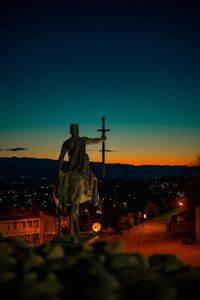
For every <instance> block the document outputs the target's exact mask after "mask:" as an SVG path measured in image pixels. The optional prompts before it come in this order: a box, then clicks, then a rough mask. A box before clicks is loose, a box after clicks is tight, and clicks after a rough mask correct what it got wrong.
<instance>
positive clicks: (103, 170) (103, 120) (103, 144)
mask: <svg viewBox="0 0 200 300" xmlns="http://www.w3.org/2000/svg"><path fill="white" fill-rule="evenodd" d="M101 120H102V129H97V131H101V132H102V135H101V137H102V138H105V137H106V135H105V133H106V131H110V129H106V128H105V126H106V125H105V123H106V118H105V117H104V116H103V117H102V119H101ZM101 152H102V177H104V176H105V153H106V149H105V142H102V150H101Z"/></svg>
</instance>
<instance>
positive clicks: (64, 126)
mask: <svg viewBox="0 0 200 300" xmlns="http://www.w3.org/2000/svg"><path fill="white" fill-rule="evenodd" d="M41 2H42V3H41ZM152 2H154V4H152ZM156 2H158V3H157V4H156ZM160 2H164V3H160ZM183 2H184V3H183ZM0 14H1V15H0V22H1V47H0V60H1V70H0V72H1V88H0V99H1V111H0V150H1V151H0V157H11V156H18V157H41V158H44V157H45V158H52V159H57V158H58V156H59V153H60V149H61V145H62V143H63V141H64V140H66V139H67V138H69V136H70V135H69V124H70V123H78V124H79V126H80V135H81V136H89V137H97V136H99V133H98V132H97V131H96V130H97V128H100V127H101V118H102V116H103V115H105V116H106V121H107V127H108V128H110V129H111V132H109V133H108V134H107V137H108V140H107V149H110V150H114V152H108V153H107V155H106V156H107V158H106V160H107V162H114V163H131V164H134V165H140V164H161V165H165V164H176V165H183V164H189V163H190V162H191V161H193V160H194V159H195V154H197V153H199V152H200V117H199V116H200V6H199V5H198V1H142V0H138V1H109V0H106V1H103V0H99V1H95V0H93V1H86V0H85V1H84V0H82V1H9V0H6V1H1V9H0ZM15 147H16V148H17V147H22V148H26V150H21V151H20V150H19V151H13V148H15ZM100 147H101V146H100V145H95V146H89V147H88V154H89V156H90V160H92V161H100V160H101V153H100V152H99V149H100ZM11 150H12V151H11Z"/></svg>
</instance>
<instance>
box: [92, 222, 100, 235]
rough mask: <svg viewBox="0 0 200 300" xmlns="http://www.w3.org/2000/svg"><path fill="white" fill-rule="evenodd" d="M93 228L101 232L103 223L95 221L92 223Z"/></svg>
mask: <svg viewBox="0 0 200 300" xmlns="http://www.w3.org/2000/svg"><path fill="white" fill-rule="evenodd" d="M92 230H93V231H94V232H96V233H97V232H99V231H100V230H101V224H100V223H99V222H95V223H94V224H93V225H92Z"/></svg>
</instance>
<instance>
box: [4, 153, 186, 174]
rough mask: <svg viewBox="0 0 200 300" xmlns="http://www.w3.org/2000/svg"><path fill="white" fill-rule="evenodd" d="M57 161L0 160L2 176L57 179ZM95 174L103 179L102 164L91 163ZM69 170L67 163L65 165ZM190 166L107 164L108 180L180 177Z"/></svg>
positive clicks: (32, 159) (33, 159)
mask: <svg viewBox="0 0 200 300" xmlns="http://www.w3.org/2000/svg"><path fill="white" fill-rule="evenodd" d="M56 164H57V160H52V159H39V158H17V157H12V158H0V176H9V177H19V176H32V177H37V178H38V177H46V178H55V174H56ZM90 165H91V168H92V170H93V172H94V173H95V174H96V176H97V177H101V163H96V162H91V163H90ZM63 168H64V169H65V168H67V162H64V163H63ZM189 170H190V167H188V166H167V165H166V166H162V165H141V166H134V165H129V164H106V176H105V177H106V178H108V179H110V178H128V177H135V178H137V177H138V178H141V177H155V176H157V177H160V176H178V175H184V174H186V173H188V172H189Z"/></svg>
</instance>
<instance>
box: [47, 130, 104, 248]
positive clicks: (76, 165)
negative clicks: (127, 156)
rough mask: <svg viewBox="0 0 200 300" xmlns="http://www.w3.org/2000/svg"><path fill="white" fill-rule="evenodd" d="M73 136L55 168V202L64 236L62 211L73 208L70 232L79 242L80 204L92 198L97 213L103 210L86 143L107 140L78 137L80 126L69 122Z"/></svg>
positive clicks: (66, 144) (66, 143) (73, 239)
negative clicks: (65, 162) (66, 163)
mask: <svg viewBox="0 0 200 300" xmlns="http://www.w3.org/2000/svg"><path fill="white" fill-rule="evenodd" d="M70 133H71V137H70V138H69V139H68V140H66V141H65V142H64V143H63V145H62V149H61V152H60V156H59V159H58V163H57V170H56V183H55V185H54V187H53V199H54V201H55V203H56V210H57V218H58V233H59V235H60V236H61V235H62V233H61V228H60V220H61V215H62V214H63V213H66V212H67V210H68V208H69V209H70V236H71V240H72V241H73V242H75V243H76V242H78V238H77V236H76V234H75V231H76V233H79V204H80V203H82V202H85V201H90V202H91V203H92V205H94V206H95V207H96V213H102V207H101V201H100V197H99V194H98V179H97V177H96V176H95V174H94V173H93V172H92V170H91V168H90V163H89V156H88V155H87V153H86V145H88V144H97V143H100V142H105V141H106V137H103V138H88V137H79V126H78V125H77V124H71V125H70ZM66 153H68V158H69V160H68V169H67V171H66V172H63V171H62V169H61V168H62V163H63V160H64V157H65V155H66Z"/></svg>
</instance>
